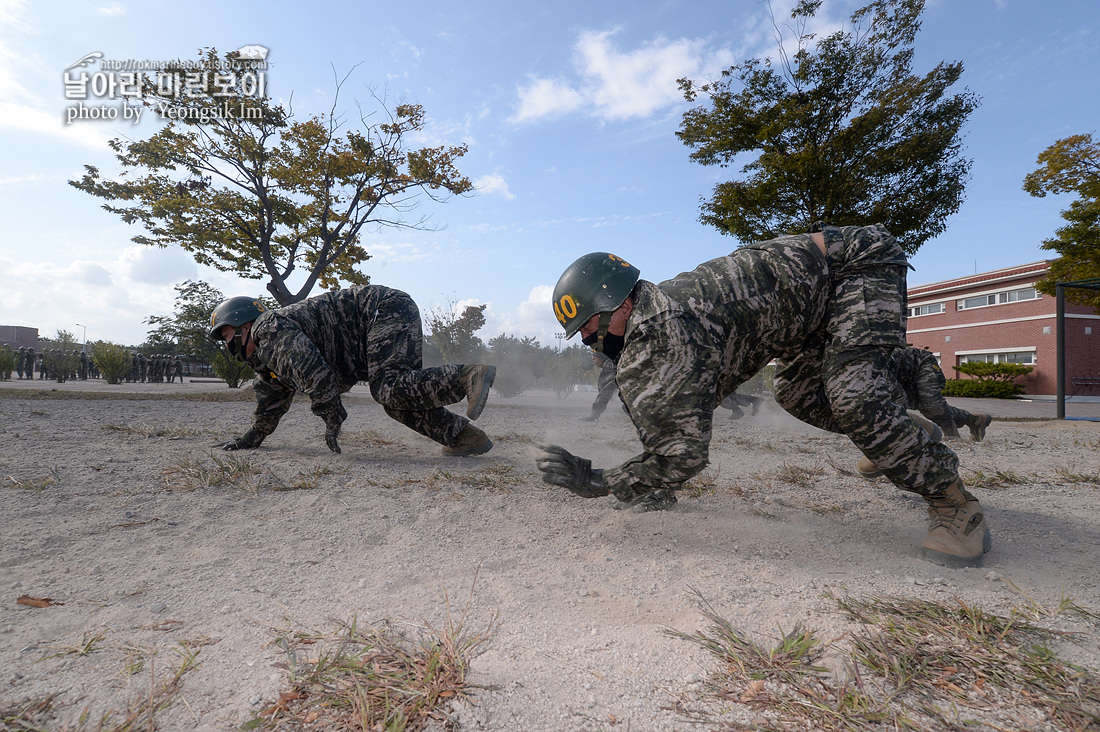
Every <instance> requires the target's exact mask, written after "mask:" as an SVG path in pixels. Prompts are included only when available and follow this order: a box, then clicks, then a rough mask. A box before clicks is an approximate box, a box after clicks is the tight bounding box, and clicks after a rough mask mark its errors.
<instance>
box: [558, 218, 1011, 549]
mask: <svg viewBox="0 0 1100 732" xmlns="http://www.w3.org/2000/svg"><path fill="white" fill-rule="evenodd" d="M906 267H907V262H906V258H905V254H904V252H903V251H902V250H901V248H900V247H899V246H898V244H897V242H896V241H895V239H894V237H893V236H891V235H890V234H889V232H887V231H886V230H885V229H884V228H882V227H881V226H877V225H875V226H866V227H857V226H847V227H843V228H838V227H832V226H826V227H823V228H822V230H820V231H816V232H814V233H811V234H797V235H789V236H781V237H778V238H776V239H771V240H769V241H764V242H759V243H756V244H751V245H748V246H745V247H742V248H740V249H738V250H737V251H735V252H733V253H732V254H730V255H728V256H725V257H719V258H717V259H713V260H711V261H709V262H704V263H703V264H701V265H699V266H698V267H697V268H696V269H695V270H694V271H691V272H685V273H683V274H680V275H678V276H677V277H674V278H673V279H671V280H667V281H665V282H662V283H660V284H653V283H651V282H647V281H646V280H642V279H639V276H640V272H639V270H638V269H637V268H635V267H633V266H632V265H630V264H629V263H627V262H626V261H624V260H622V259H621V258H619V257H617V256H615V255H613V254H608V253H603V252H598V253H593V254H586V255H584V256H583V257H581V258H579V259H578V260H577V261H575V262H574V263H573V264H571V265H570V266H569V267H568V268H567V269H566V270H565V272H564V273H563V274H562V276H561V278H560V279H559V280H558V283H557V286H556V287H555V289H554V301H553V307H554V312H555V315H556V316H557V318H558V321H559V322H560V323H561V324H562V326H563V327H564V328H565V333H566V336H567V337H569V338H571V337H572V336H573V335H574V334H576V333H578V332H580V333H581V335H582V341H583V343H585V344H586V345H589V346H591V347H592V348H593V349H594V350H596V351H600V352H602V353H604V354H606V355H607V356H609V357H610V358H611V359H612V360H614V361H616V362H617V377H616V378H617V382H618V386H619V391H620V393H621V395H622V398H623V401H624V402H625V403H626V405H627V408H628V409H629V412H630V416H631V419H632V420H633V422H634V425H635V428H636V429H637V431H638V436H639V438H640V440H641V443H642V453H641V454H640V455H637V456H635V457H633V458H631V459H630V460H627V461H626V462H625V463H623V464H621V465H618V466H615V467H612V468H607V469H603V470H600V469H593V468H592V463H591V461H589V460H586V459H584V458H581V457H577V456H574V455H572V454H570V453H569V452H568V451H567V450H565V449H564V448H562V447H558V446H555V445H546V446H543V448H542V449H543V454H542V456H541V457H539V459H538V460H537V466H538V469H539V470H540V471H542V473H543V480H544V481H546V482H548V483H552V484H555V485H560V486H564V487H566V488H568V489H569V490H571V491H572V492H574V493H576V494H577V495H580V496H583V497H589V498H590V497H596V496H606V495H608V494H611V495H614V496H615V497H616V498H617V499H618V500H619V501H620V503H619V504H618V505H620V506H626V505H630V506H633V510H635V511H644V510H654V509H662V508H667V507H669V506H670V505H671V504H673V503H674V502H675V501H676V497H675V493H674V491H675V489H676V488H678V487H679V486H680V485H681V484H682V483H683V482H684V481H686V480H687V479H689V478H691V477H692V476H694V475H696V474H697V473H699V472H700V471H702V470H703V468H704V467H705V466H706V464H707V458H708V448H709V444H710V437H711V430H712V420H713V415H714V411H715V408H716V406H717V405H718V404H720V403H721V402H722V400H723V399H725V398H726V397H727V396H728V395H730V394H732V393H733V392H734V390H735V389H736V388H737V386H738V385H739V384H741V383H743V382H745V381H747V380H748V379H749V378H751V377H752V376H753V375H754V374H755V373H757V372H758V371H759V370H760V369H761V368H763V367H764V365H765V364H767V363H768V362H769V361H771V360H772V359H776V360H777V366H776V371H775V398H776V402H777V403H778V404H779V405H780V406H781V407H783V408H784V409H785V410H787V411H788V412H790V413H791V414H792V415H794V416H795V417H798V418H799V419H801V420H803V421H804V422H808V423H809V424H812V425H815V426H817V427H819V428H821V429H825V430H829V431H831V432H837V433H841V434H845V435H847V436H848V437H849V438H850V439H851V440H852V442H853V443H855V445H856V446H857V447H858V448H859V449H860V450H861V451H862V452H863V453H864V455H865V456H867V457H868V458H869V459H871V460H873V461H874V462H875V463H876V464H877V465H878V467H879V468H880V469H881V470H882V471H883V473H884V474H885V475H886V476H887V477H888V478H889V479H890V480H891V481H892V482H893V483H894V484H895V485H897V486H898V487H899V488H902V489H904V490H909V491H913V492H915V493H919V494H920V495H921V496H922V497H923V498H924V500H925V501H926V502H927V504H928V513H929V518H930V520H931V526H930V528H929V531H928V534H927V536H926V537H925V539H924V542H923V543H922V545H921V556H922V557H923V558H925V559H928V560H929V561H932V562H936V563H938V564H944V565H947V566H954V567H961V566H977V565H978V564H980V563H981V561H982V557H983V554H984V553H985V552H986V551H988V550H989V548H990V546H991V544H992V541H991V539H990V537H989V531H988V529H987V525H986V521H985V517H984V514H983V513H982V508H981V505H980V504H979V503H978V500H977V499H976V498H975V497H974V496H973V495H971V494H970V493H969V492H968V491H967V490H966V489H965V488H964V487H963V484H962V481H961V480H960V479H959V474H958V457H957V456H956V455H955V453H954V452H952V451H951V449H950V448H949V447H947V446H946V445H944V444H942V443H938V442H934V441H933V439H932V437H931V436H930V435H929V434H928V433H927V432H926V431H925V430H924V429H922V428H921V427H920V426H918V424H917V422H915V421H914V420H913V419H911V418H910V416H909V415H908V413H907V412H906V410H905V409H904V408H903V407H902V406H901V405H899V404H897V403H895V401H894V400H893V398H892V393H891V382H892V379H891V377H890V375H889V371H888V369H889V364H888V361H889V357H890V352H891V351H892V350H893V349H896V348H902V347H904V346H905V305H906V288H905V274H906Z"/></svg>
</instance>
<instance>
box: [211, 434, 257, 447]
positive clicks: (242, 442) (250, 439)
mask: <svg viewBox="0 0 1100 732" xmlns="http://www.w3.org/2000/svg"><path fill="white" fill-rule="evenodd" d="M265 437H267V435H265V434H264V433H263V432H260V431H259V430H249V431H248V432H245V433H244V434H243V435H241V436H240V437H238V438H236V439H234V440H229V441H228V442H219V443H218V444H216V445H214V447H220V448H221V449H223V450H251V449H253V448H256V447H259V446H260V443H261V442H263V441H264V438H265Z"/></svg>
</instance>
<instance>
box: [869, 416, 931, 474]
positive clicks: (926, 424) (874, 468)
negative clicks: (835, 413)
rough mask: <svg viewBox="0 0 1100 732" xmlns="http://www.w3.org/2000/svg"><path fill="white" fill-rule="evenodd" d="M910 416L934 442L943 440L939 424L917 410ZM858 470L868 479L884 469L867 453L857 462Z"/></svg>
mask: <svg viewBox="0 0 1100 732" xmlns="http://www.w3.org/2000/svg"><path fill="white" fill-rule="evenodd" d="M909 418H910V419H912V420H913V421H914V422H916V423H917V424H919V425H920V426H921V427H923V428H924V431H925V432H927V433H928V436H929V437H931V438H932V442H943V430H941V429H940V426H939V425H938V424H936V423H935V422H932V421H930V420H927V419H925V418H924V417H922V416H920V415H919V414H916V413H915V412H910V413H909ZM856 472H857V473H859V474H860V475H862V476H863V477H864V478H866V479H867V480H874V479H875V478H877V477H879V476H880V475H882V470H881V469H880V468H879V466H878V465H875V461H874V460H872V459H871V458H869V457H867V456H866V455H864V456H863V457H861V458H860V459H859V462H858V463H856Z"/></svg>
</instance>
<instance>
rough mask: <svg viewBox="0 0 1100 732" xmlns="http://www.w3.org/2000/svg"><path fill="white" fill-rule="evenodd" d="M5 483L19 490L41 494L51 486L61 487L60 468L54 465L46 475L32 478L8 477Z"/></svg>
mask: <svg viewBox="0 0 1100 732" xmlns="http://www.w3.org/2000/svg"><path fill="white" fill-rule="evenodd" d="M6 482H7V483H8V484H10V485H11V486H12V487H13V488H18V489H19V490H23V491H31V492H32V493H41V492H42V491H44V490H46V489H47V488H49V487H50V486H51V485H61V468H58V467H57V466H56V465H55V466H53V467H51V468H50V469H49V471H48V472H47V473H46V475H40V476H37V477H34V478H16V477H15V476H14V475H9V476H8V477H7V481H6Z"/></svg>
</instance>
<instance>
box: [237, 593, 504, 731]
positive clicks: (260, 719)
mask: <svg viewBox="0 0 1100 732" xmlns="http://www.w3.org/2000/svg"><path fill="white" fill-rule="evenodd" d="M468 609H469V607H468V606H467V608H466V610H464V611H463V613H462V615H461V616H460V617H458V618H457V619H456V618H454V617H453V616H452V615H451V612H450V607H449V603H448V611H447V616H446V618H445V621H444V623H443V626H442V628H440V629H438V630H437V629H435V628H433V627H431V626H427V627H423V628H420V629H419V633H418V635H417V636H416V637H410V635H409V634H407V633H405V632H403V631H401V630H400V629H399V628H398V627H397V625H396V624H394V623H391V622H384V623H380V624H378V625H365V624H362V623H360V622H359V621H358V620H357V619H355V618H352V620H351V621H350V622H348V623H346V624H344V625H343V626H342V627H341V628H340V629H339V630H338V631H337V632H335V633H318V632H307V633H302V632H289V631H285V632H283V633H282V634H281V635H280V638H279V640H278V644H279V645H280V646H282V648H283V649H284V650H285V652H286V656H287V660H286V662H285V663H281V664H279V666H280V667H281V668H283V669H285V670H286V672H287V680H288V682H289V686H290V688H289V690H287V691H284V692H282V693H281V694H280V695H279V698H278V699H277V700H275V701H274V702H273V703H271V704H270V705H268V706H267V707H266V708H264V709H263V710H262V711H261V712H260V713H259V715H258V716H257V717H256V718H255V719H253V720H252V721H250V722H248V723H246V724H244V725H243V726H242V727H241V729H246V730H252V729H262V730H302V729H315V730H385V731H386V732H405V731H408V732H416V731H417V730H422V729H424V728H425V726H426V725H428V724H429V723H430V722H432V723H437V724H438V723H443V724H446V723H447V722H448V719H449V718H448V714H447V708H448V707H449V706H450V705H451V704H452V703H453V702H455V701H457V700H459V699H462V698H466V697H469V696H470V694H471V691H472V690H473V689H474V688H475V687H473V686H472V685H470V684H469V682H468V681H467V674H468V673H469V667H470V660H471V659H472V658H473V656H475V655H476V653H477V652H478V649H479V647H480V646H482V645H483V644H484V643H485V642H487V641H488V640H489V638H490V636H491V635H492V630H493V625H494V622H495V619H494V620H491V621H490V623H489V627H488V628H486V629H485V630H483V631H481V632H478V633H470V632H468V631H467V629H466V627H465V623H466V611H467V610H468ZM448 728H449V727H448Z"/></svg>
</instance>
